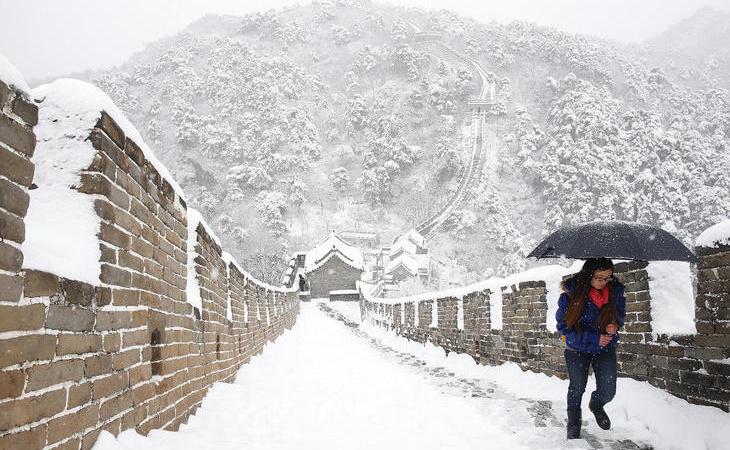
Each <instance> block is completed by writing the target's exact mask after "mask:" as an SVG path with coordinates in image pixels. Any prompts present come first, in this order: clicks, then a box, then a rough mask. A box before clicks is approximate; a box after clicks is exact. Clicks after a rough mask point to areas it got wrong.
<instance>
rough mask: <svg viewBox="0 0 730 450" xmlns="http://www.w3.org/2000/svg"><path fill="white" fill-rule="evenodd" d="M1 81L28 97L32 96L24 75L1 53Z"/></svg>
mask: <svg viewBox="0 0 730 450" xmlns="http://www.w3.org/2000/svg"><path fill="white" fill-rule="evenodd" d="M0 80H2V81H3V82H4V83H5V84H7V85H8V86H12V87H14V88H15V89H17V90H19V91H21V92H23V93H24V94H26V95H28V94H30V86H28V83H26V82H25V78H23V75H21V74H20V72H19V71H18V69H16V68H15V66H14V65H13V64H12V63H11V62H10V61H8V59H7V58H6V57H5V55H3V54H2V53H0Z"/></svg>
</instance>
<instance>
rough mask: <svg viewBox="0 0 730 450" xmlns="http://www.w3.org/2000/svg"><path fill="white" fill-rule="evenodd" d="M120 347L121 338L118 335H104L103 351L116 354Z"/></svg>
mask: <svg viewBox="0 0 730 450" xmlns="http://www.w3.org/2000/svg"><path fill="white" fill-rule="evenodd" d="M121 345H122V337H121V336H120V335H119V333H105V334H104V351H105V352H107V353H111V352H118V351H119V349H120V348H121Z"/></svg>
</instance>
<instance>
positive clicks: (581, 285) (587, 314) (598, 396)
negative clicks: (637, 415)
mask: <svg viewBox="0 0 730 450" xmlns="http://www.w3.org/2000/svg"><path fill="white" fill-rule="evenodd" d="M561 287H562V288H563V291H564V292H563V293H562V294H561V295H560V299H559V300H558V312H557V313H556V315H555V318H556V320H557V322H558V325H557V328H558V332H559V333H560V334H561V335H562V338H563V340H564V342H565V352H564V353H565V366H566V368H567V371H568V377H569V378H570V385H569V387H568V430H567V432H568V433H567V434H568V439H578V438H580V427H581V400H582V398H583V392H584V391H585V388H586V383H587V382H588V368H589V367H591V366H592V367H593V373H594V374H595V376H596V390H595V391H594V392H593V393H592V394H591V400H590V403H589V404H588V408H589V409H590V410H591V412H592V413H593V415H594V416H595V417H596V422H598V426H599V427H601V428H603V429H604V430H608V429H609V428H611V421H610V419H609V418H608V415H607V414H606V411H605V410H604V409H603V407H604V405H605V404H606V403H608V402H610V401H611V400H612V399H613V397H614V395H615V394H616V342H618V330H619V329H620V328H621V327H622V326H623V324H624V316H625V315H626V298H625V297H624V286H623V284H621V283H619V282H618V281H617V280H616V279H615V278H613V262H611V260H610V259H607V258H590V259H588V260H586V262H585V263H584V264H583V267H582V268H581V270H580V271H579V272H578V273H577V274H575V275H573V276H572V277H570V278H568V279H566V280H564V281H563V283H562V285H561Z"/></svg>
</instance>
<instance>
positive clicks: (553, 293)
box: [358, 261, 583, 331]
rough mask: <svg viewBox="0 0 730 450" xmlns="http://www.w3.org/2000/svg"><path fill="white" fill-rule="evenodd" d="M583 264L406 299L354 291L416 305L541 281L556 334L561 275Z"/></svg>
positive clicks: (552, 267) (379, 300)
mask: <svg viewBox="0 0 730 450" xmlns="http://www.w3.org/2000/svg"><path fill="white" fill-rule="evenodd" d="M582 265H583V261H576V262H574V263H573V264H572V265H571V266H570V267H563V266H558V265H548V266H541V267H535V268H533V269H529V270H525V271H523V272H519V273H516V274H513V275H510V276H508V277H506V278H498V277H493V278H489V279H488V280H484V281H480V282H478V283H474V284H471V285H469V286H463V287H457V288H451V289H445V290H442V291H435V292H427V293H424V294H418V295H412V296H409V297H399V298H377V297H373V296H372V295H371V292H372V290H371V289H368V288H367V287H366V285H365V284H364V283H360V282H358V288H360V291H361V292H362V295H363V296H364V297H365V298H366V299H368V301H371V302H375V303H384V304H398V303H403V302H414V303H418V302H420V301H424V300H434V299H437V298H446V297H454V298H457V299H463V298H464V296H466V295H468V294H471V293H473V292H479V291H483V290H485V289H489V290H490V291H491V292H492V293H495V292H500V293H501V292H502V291H501V289H502V288H503V287H506V290H505V292H507V293H508V292H510V291H511V286H513V285H517V284H519V283H521V282H524V281H544V282H545V286H546V289H547V307H548V311H547V320H546V326H547V328H548V330H550V331H556V323H555V320H554V318H555V313H556V312H557V309H558V298H559V297H560V294H561V293H562V290H561V288H560V282H561V281H562V279H563V277H564V276H565V275H569V274H572V273H575V272H577V271H579V270H580V268H581V266H582Z"/></svg>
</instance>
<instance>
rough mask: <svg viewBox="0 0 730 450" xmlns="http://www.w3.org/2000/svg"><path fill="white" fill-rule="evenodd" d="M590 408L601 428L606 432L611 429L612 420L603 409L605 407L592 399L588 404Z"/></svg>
mask: <svg viewBox="0 0 730 450" xmlns="http://www.w3.org/2000/svg"><path fill="white" fill-rule="evenodd" d="M588 408H589V409H590V410H591V412H592V413H593V415H594V416H596V422H597V423H598V426H599V427H601V428H603V429H604V430H608V429H609V428H611V419H609V418H608V414H606V411H605V410H604V409H603V405H602V404H601V403H600V402H598V401H597V400H593V399H591V401H590V403H588Z"/></svg>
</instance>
